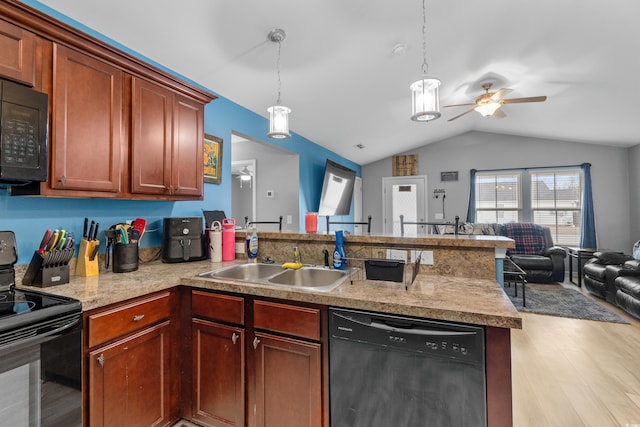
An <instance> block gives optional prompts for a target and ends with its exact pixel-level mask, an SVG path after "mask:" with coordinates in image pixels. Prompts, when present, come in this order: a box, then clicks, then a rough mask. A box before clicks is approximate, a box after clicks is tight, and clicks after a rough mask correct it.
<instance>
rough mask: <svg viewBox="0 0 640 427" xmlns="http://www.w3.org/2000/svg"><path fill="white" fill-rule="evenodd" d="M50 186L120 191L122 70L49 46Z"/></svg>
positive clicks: (97, 190) (72, 51)
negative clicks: (50, 99) (51, 63)
mask: <svg viewBox="0 0 640 427" xmlns="http://www.w3.org/2000/svg"><path fill="white" fill-rule="evenodd" d="M53 55H54V56H53V63H54V72H53V97H52V99H53V111H52V124H51V126H52V135H53V137H52V141H51V142H52V144H51V145H52V149H51V150H50V151H51V156H52V158H51V162H50V164H51V171H50V173H49V178H50V186H51V188H53V189H64V190H85V191H96V192H110V193H118V192H119V191H120V190H121V187H120V183H121V145H120V144H121V125H122V74H123V73H122V71H121V70H119V69H117V68H115V67H113V66H111V65H109V64H106V63H104V62H101V61H98V60H96V59H94V58H92V57H90V56H88V55H85V54H83V53H80V52H76V51H74V50H72V49H68V48H66V47H64V46H60V45H54V49H53Z"/></svg>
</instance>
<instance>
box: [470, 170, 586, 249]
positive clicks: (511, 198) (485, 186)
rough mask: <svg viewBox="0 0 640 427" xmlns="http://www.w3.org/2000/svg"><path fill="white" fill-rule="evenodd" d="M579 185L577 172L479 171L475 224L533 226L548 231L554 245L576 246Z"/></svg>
mask: <svg viewBox="0 0 640 427" xmlns="http://www.w3.org/2000/svg"><path fill="white" fill-rule="evenodd" d="M582 185H583V182H582V172H581V170H580V168H558V169H549V168H544V169H518V170H509V171H499V172H495V171H486V172H481V171H478V172H477V173H476V178H475V221H476V222H479V223H491V222H497V223H500V224H504V223H507V222H512V221H522V222H533V223H536V224H540V225H544V226H545V227H549V228H550V229H551V234H552V236H553V241H554V243H555V244H557V245H567V246H578V245H579V242H580V227H581V224H580V217H581V211H582V205H581V194H582Z"/></svg>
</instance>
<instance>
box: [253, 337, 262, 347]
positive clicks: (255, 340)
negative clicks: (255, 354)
mask: <svg viewBox="0 0 640 427" xmlns="http://www.w3.org/2000/svg"><path fill="white" fill-rule="evenodd" d="M258 344H260V340H259V339H258V338H257V337H256V338H254V339H253V349H254V350H257V349H258Z"/></svg>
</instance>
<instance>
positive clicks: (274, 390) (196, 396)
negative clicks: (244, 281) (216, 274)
mask: <svg viewBox="0 0 640 427" xmlns="http://www.w3.org/2000/svg"><path fill="white" fill-rule="evenodd" d="M192 312H193V316H194V318H193V319H192V326H191V327H192V342H191V349H192V352H193V355H192V379H191V384H192V393H191V399H192V404H191V407H192V408H191V411H192V414H191V418H192V420H193V421H194V422H197V423H198V424H202V425H205V426H213V427H222V426H225V427H227V426H244V425H247V426H251V427H325V426H328V420H327V416H326V414H327V413H328V411H327V410H326V406H327V404H328V402H327V400H328V399H327V398H326V396H327V391H326V389H325V388H324V386H323V380H322V378H323V351H322V343H321V313H320V310H319V309H317V308H313V307H302V306H297V305H294V304H287V303H279V302H271V301H263V300H260V299H252V298H247V297H245V298H242V297H237V296H228V295H221V294H216V293H214V292H202V291H196V290H194V291H192ZM245 313H246V315H245Z"/></svg>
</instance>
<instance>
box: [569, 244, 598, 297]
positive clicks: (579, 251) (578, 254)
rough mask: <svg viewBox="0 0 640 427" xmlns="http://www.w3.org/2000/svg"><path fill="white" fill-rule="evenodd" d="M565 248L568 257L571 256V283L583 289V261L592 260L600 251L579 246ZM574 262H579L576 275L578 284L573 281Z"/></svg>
mask: <svg viewBox="0 0 640 427" xmlns="http://www.w3.org/2000/svg"><path fill="white" fill-rule="evenodd" d="M564 248H565V249H566V250H567V255H569V281H570V282H571V283H573V284H574V285H578V287H579V288H581V287H582V265H583V261H586V260H588V259H589V258H591V257H592V256H593V254H594V253H596V252H598V251H599V249H595V248H580V247H577V246H564ZM573 260H576V261H577V265H576V273H577V274H578V282H577V283H576V282H574V281H573Z"/></svg>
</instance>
